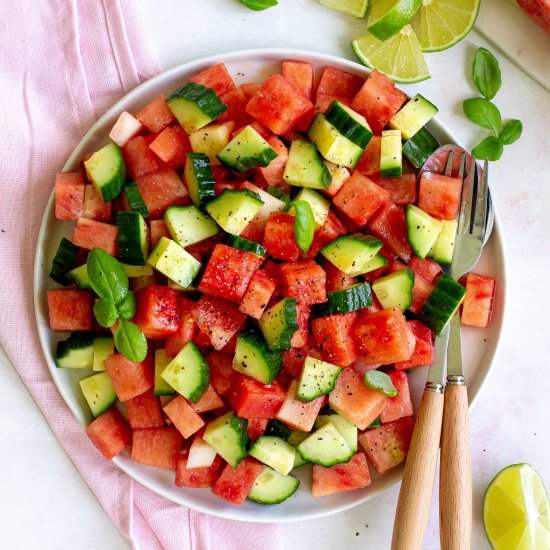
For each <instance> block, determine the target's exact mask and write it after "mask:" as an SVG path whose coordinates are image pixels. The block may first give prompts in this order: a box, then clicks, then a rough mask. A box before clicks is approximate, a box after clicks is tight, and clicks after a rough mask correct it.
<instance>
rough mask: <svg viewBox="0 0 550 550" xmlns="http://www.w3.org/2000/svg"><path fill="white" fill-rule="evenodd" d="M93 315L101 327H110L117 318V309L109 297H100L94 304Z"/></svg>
mask: <svg viewBox="0 0 550 550" xmlns="http://www.w3.org/2000/svg"><path fill="white" fill-rule="evenodd" d="M94 315H95V318H96V320H97V322H98V323H99V324H100V326H102V327H103V328H109V327H112V326H113V325H114V324H115V323H116V321H117V319H118V315H119V314H118V310H117V307H116V305H115V303H114V302H113V301H112V300H110V299H109V298H100V299H99V300H98V301H97V302H96V303H95V304H94Z"/></svg>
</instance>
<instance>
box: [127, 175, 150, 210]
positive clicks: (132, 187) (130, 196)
mask: <svg viewBox="0 0 550 550" xmlns="http://www.w3.org/2000/svg"><path fill="white" fill-rule="evenodd" d="M122 192H123V193H124V198H125V199H126V202H127V204H128V208H129V209H130V210H131V211H132V212H138V213H139V214H141V215H142V216H143V217H144V218H147V216H149V210H148V208H147V205H146V204H145V201H144V200H143V197H142V196H141V192H140V190H139V187H138V186H137V183H135V182H133V181H131V182H130V183H127V184H126V185H125V186H124V188H123V189H122Z"/></svg>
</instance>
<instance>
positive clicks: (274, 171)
mask: <svg viewBox="0 0 550 550" xmlns="http://www.w3.org/2000/svg"><path fill="white" fill-rule="evenodd" d="M267 143H269V145H270V147H271V148H272V149H273V150H274V151H275V152H276V153H277V157H276V158H274V159H273V160H272V161H271V162H270V163H269V164H268V165H267V166H266V167H265V168H262V167H261V166H259V167H257V168H256V177H255V181H256V183H258V185H260V186H261V187H262V188H264V189H265V188H267V186H268V185H277V184H279V183H280V182H281V181H283V174H284V172H285V165H286V161H287V160H288V149H287V147H286V145H285V144H284V143H283V142H282V141H281V140H280V139H279V138H278V137H277V136H270V137H268V138H267Z"/></svg>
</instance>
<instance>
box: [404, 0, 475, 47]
mask: <svg viewBox="0 0 550 550" xmlns="http://www.w3.org/2000/svg"><path fill="white" fill-rule="evenodd" d="M479 3H480V0H424V2H423V3H422V7H421V8H420V11H419V12H418V13H417V14H416V16H415V17H414V18H413V19H412V21H411V25H412V27H413V29H414V30H415V32H416V34H417V35H418V39H419V40H420V44H422V50H423V51H425V52H439V51H441V50H446V49H447V48H450V47H451V46H453V45H454V44H456V43H457V42H459V41H460V40H462V39H463V38H464V37H465V36H466V35H467V34H468V33H469V32H470V31H471V30H472V27H473V26H474V23H475V22H476V18H477V12H478V11H479Z"/></svg>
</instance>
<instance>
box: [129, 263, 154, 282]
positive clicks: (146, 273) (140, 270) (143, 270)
mask: <svg viewBox="0 0 550 550" xmlns="http://www.w3.org/2000/svg"><path fill="white" fill-rule="evenodd" d="M121 265H122V269H124V271H125V272H126V276H127V277H128V278H129V279H131V278H134V277H151V276H152V275H153V266H151V265H149V264H145V265H127V264H123V263H121Z"/></svg>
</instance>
